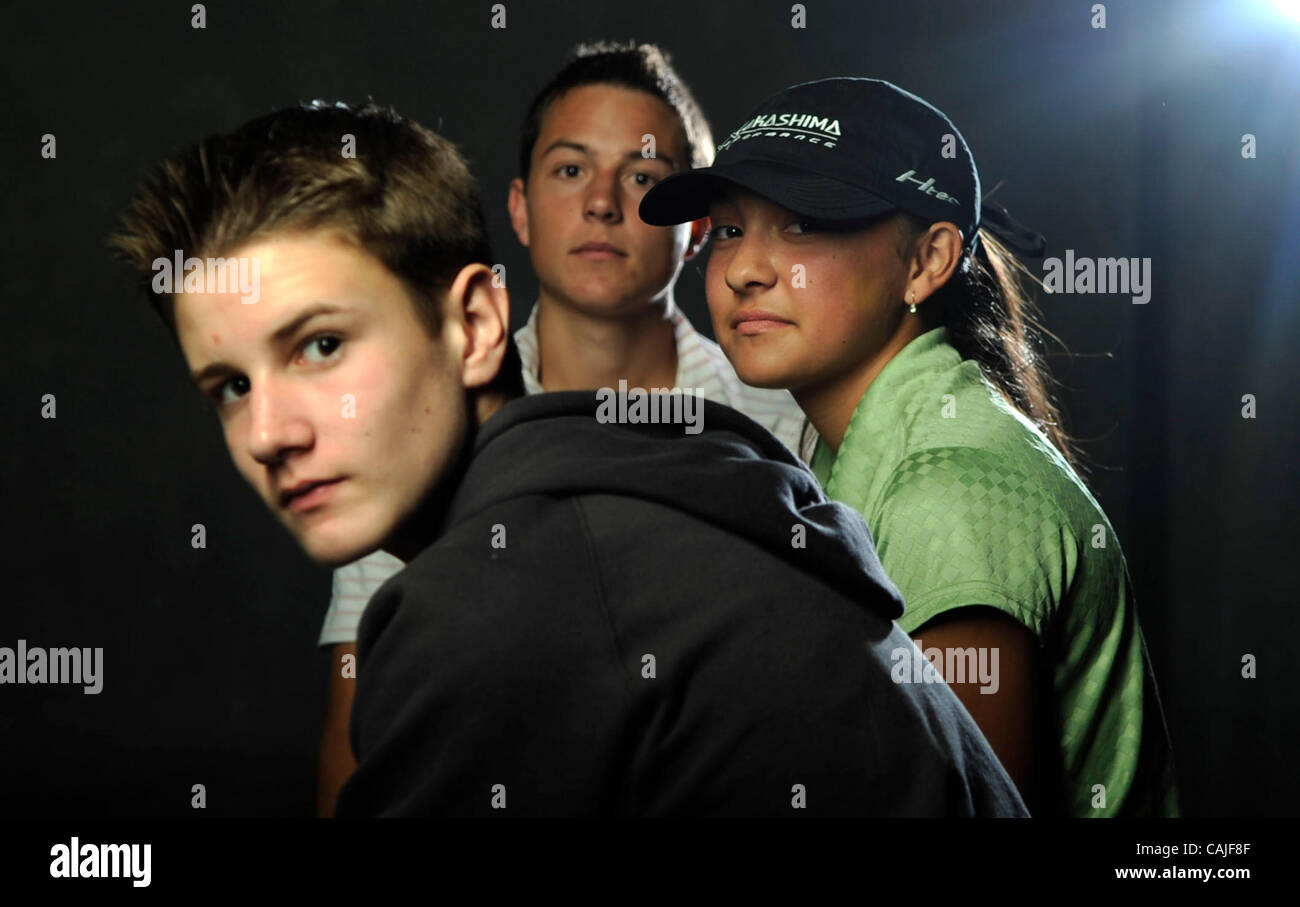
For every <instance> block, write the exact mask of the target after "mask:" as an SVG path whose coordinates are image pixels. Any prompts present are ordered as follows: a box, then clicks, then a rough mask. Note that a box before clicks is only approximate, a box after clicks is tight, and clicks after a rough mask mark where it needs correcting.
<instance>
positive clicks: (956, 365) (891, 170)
mask: <svg viewBox="0 0 1300 907" xmlns="http://www.w3.org/2000/svg"><path fill="white" fill-rule="evenodd" d="M640 211H641V216H642V219H643V220H645V221H646V222H648V223H651V224H659V225H667V224H676V223H683V222H686V221H689V220H694V219H696V218H698V217H702V216H704V215H706V214H707V215H708V216H709V218H710V219H711V222H712V236H713V243H714V247H713V251H712V254H711V256H710V259H709V263H708V273H707V288H708V297H709V309H710V312H711V314H712V317H713V325H714V329H715V333H716V335H717V338H718V342H719V343H720V344H721V346H722V348H723V350H724V351H725V352H726V354H727V356H728V358H730V360H731V362H732V364H733V365H734V366H735V368H736V371H737V373H738V374H739V376H740V377H741V379H742V380H744V381H745V382H747V383H749V384H752V385H755V386H759V387H783V388H788V389H789V390H790V391H791V392H792V393H793V394H794V396H795V398H796V399H797V400H798V401H799V404H800V406H801V407H802V408H803V410H804V412H805V413H806V414H807V415H808V417H809V420H810V421H811V423H812V424H813V426H814V427H815V428H816V429H817V431H818V433H819V434H820V436H821V437H820V440H819V441H818V443H817V449H816V453H815V455H814V457H813V461H812V465H813V469H814V471H815V472H816V473H817V476H818V478H819V479H820V480H821V481H822V484H823V485H824V486H825V488H826V491H827V494H828V495H829V496H830V497H832V498H835V499H837V500H840V501H843V502H845V503H847V504H850V505H852V506H854V507H855V508H857V509H858V510H859V511H860V512H861V513H862V515H863V517H864V518H865V519H866V521H867V523H868V525H869V526H870V527H871V530H872V534H873V536H874V539H875V542H876V545H877V547H878V549H879V553H880V558H881V561H882V563H883V564H884V566H885V569H886V571H887V572H888V573H889V575H890V577H891V578H892V579H893V580H894V582H895V583H896V584H897V585H898V587H899V589H900V590H901V591H902V593H903V595H904V598H905V600H906V602H907V611H906V613H905V614H904V616H903V617H902V618H900V619H899V624H900V625H901V626H902V627H903V628H904V629H905V630H907V631H908V632H909V633H910V634H911V635H912V636H913V638H914V639H916V640H917V642H918V644H919V645H920V646H921V647H922V649H923V650H924V651H925V654H926V656H927V657H928V658H930V659H931V660H932V661H933V660H935V659H936V658H937V659H939V661H938V663H937V664H936V667H938V668H939V669H940V671H941V672H942V673H943V675H944V677H945V679H946V680H947V681H948V682H949V683H950V684H951V685H952V687H953V690H954V692H956V693H957V695H958V696H959V697H960V698H961V699H962V701H963V702H964V703H965V704H966V706H967V708H968V710H969V711H970V712H971V714H972V716H974V718H975V719H976V721H977V722H978V723H979V725H980V727H981V729H982V730H983V731H984V733H985V736H986V737H988V739H989V742H990V743H991V744H992V745H993V748H994V750H995V751H996V752H997V753H998V755H999V757H1000V758H1001V759H1002V761H1003V763H1004V765H1005V766H1006V768H1007V770H1008V771H1009V772H1010V774H1011V776H1012V778H1013V779H1014V780H1015V781H1016V783H1017V785H1019V786H1020V788H1021V792H1022V794H1023V795H1024V797H1025V800H1026V802H1027V803H1028V804H1029V806H1030V809H1031V811H1034V812H1035V813H1037V814H1068V815H1076V816H1108V815H1162V814H1163V815H1172V814H1176V812H1177V803H1176V792H1175V786H1174V780H1173V770H1172V757H1171V754H1170V748H1169V742H1168V734H1167V731H1166V729H1165V725H1164V716H1163V714H1162V712H1161V708H1160V702H1159V697H1158V695H1157V691H1156V685H1155V681H1154V678H1153V676H1152V674H1151V669H1150V662H1149V659H1148V657H1147V654H1146V648H1145V644H1144V642H1143V639H1142V633H1141V630H1140V628H1139V625H1138V620H1137V613H1136V604H1135V601H1134V597H1133V592H1132V589H1131V588H1130V582H1129V577H1128V570H1127V565H1126V563H1125V561H1124V556H1123V554H1122V553H1121V550H1120V547H1119V543H1118V540H1117V539H1116V538H1115V533H1114V530H1113V529H1112V527H1111V525H1110V522H1109V521H1108V520H1107V518H1106V515H1105V513H1104V512H1103V511H1102V509H1101V507H1100V505H1098V503H1097V502H1096V500H1095V499H1094V498H1093V497H1092V495H1091V494H1090V493H1089V492H1088V490H1087V488H1086V486H1085V485H1084V483H1083V481H1082V480H1081V479H1080V478H1079V476H1078V475H1077V473H1076V472H1075V471H1074V469H1073V467H1072V465H1071V452H1070V448H1069V444H1068V439H1067V437H1066V435H1065V434H1064V432H1063V431H1062V429H1061V427H1060V423H1059V418H1058V415H1057V412H1056V409H1055V408H1054V406H1053V404H1052V401H1051V399H1050V397H1049V395H1048V392H1047V380H1046V378H1045V375H1044V373H1043V372H1042V371H1040V367H1039V365H1038V362H1037V358H1036V355H1035V352H1034V346H1033V343H1032V329H1033V328H1034V326H1035V325H1034V322H1033V321H1032V319H1031V317H1030V315H1029V313H1028V311H1027V309H1028V305H1029V300H1028V297H1027V294H1026V293H1025V291H1024V289H1023V287H1022V285H1021V283H1020V278H1021V277H1022V276H1028V272H1027V271H1026V270H1025V269H1024V268H1023V266H1021V265H1020V264H1019V262H1018V261H1017V260H1016V258H1015V256H1014V255H1013V254H1012V252H1011V251H1010V248H1016V249H1019V250H1021V251H1023V252H1026V253H1034V254H1041V253H1042V245H1043V240H1042V237H1040V236H1038V235H1037V234H1033V233H1031V232H1029V231H1026V230H1024V229H1023V228H1021V227H1019V226H1018V225H1016V224H1015V223H1014V222H1013V221H1012V220H1011V219H1010V218H1009V217H1007V216H1006V214H1005V212H1001V211H999V210H997V209H992V208H991V207H989V206H987V205H982V204H981V199H980V182H979V174H978V171H977V170H976V168H975V161H974V158H973V157H972V155H971V152H970V149H969V148H968V147H967V145H966V142H965V140H964V139H963V138H962V136H961V133H960V132H959V131H958V130H957V128H956V126H954V125H953V124H952V122H951V121H950V120H949V119H948V117H946V116H945V115H944V114H943V113H942V112H940V111H939V110H937V109H936V108H935V107H933V106H932V105H930V104H928V103H927V102H925V101H923V100H922V99H921V98H919V97H917V96H915V95H913V94H910V93H908V92H906V91H903V90H902V89H900V88H898V87H897V86H895V85H892V84H890V83H888V82H883V81H879V80H874V79H854V78H837V79H826V80H822V81H817V82H808V83H805V84H802V85H796V86H794V87H792V88H788V89H786V90H784V91H781V92H779V93H778V94H776V95H774V96H773V97H771V98H769V99H768V100H767V101H765V102H764V103H763V104H762V105H761V106H760V107H759V108H758V109H757V110H755V111H754V113H753V114H752V115H751V116H750V117H748V118H746V120H745V122H744V123H742V124H741V125H740V126H739V127H738V128H737V129H735V130H734V131H733V132H732V133H731V135H730V136H729V137H728V138H727V139H726V141H724V142H723V143H721V144H720V145H719V147H718V157H717V160H716V162H715V163H714V165H713V166H712V167H709V168H705V169H701V170H693V171H688V172H683V173H679V174H675V175H673V176H670V177H668V178H667V179H666V180H664V181H663V182H661V183H660V184H659V185H657V186H655V187H654V188H653V189H652V190H651V191H650V192H649V193H647V194H646V196H645V198H644V199H643V201H642V204H641V209H640ZM906 654H907V653H900V663H899V666H898V667H899V670H898V671H896V677H895V679H896V680H898V681H899V682H900V683H906V682H915V679H916V676H917V675H916V674H915V672H911V671H909V670H907V669H906V667H905V665H904V664H903V663H902V662H903V660H904V657H905V656H906Z"/></svg>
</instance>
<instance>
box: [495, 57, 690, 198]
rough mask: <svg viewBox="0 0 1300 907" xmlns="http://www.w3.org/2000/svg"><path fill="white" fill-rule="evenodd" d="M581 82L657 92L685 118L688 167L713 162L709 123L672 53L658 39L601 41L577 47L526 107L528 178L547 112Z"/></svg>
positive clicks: (522, 147) (523, 153) (524, 169)
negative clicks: (660, 45)
mask: <svg viewBox="0 0 1300 907" xmlns="http://www.w3.org/2000/svg"><path fill="white" fill-rule="evenodd" d="M582 85H617V86H620V87H623V88H633V89H636V90H637V91H644V92H646V93H647V94H650V95H653V96H654V97H656V98H658V99H659V100H661V101H663V102H664V103H665V104H667V105H668V106H669V107H671V108H672V109H673V112H674V113H676V114H677V119H678V120H680V121H681V124H682V133H683V135H684V136H685V138H686V154H687V158H688V160H689V166H691V167H707V166H709V165H710V164H711V163H713V133H712V132H711V131H710V130H709V122H708V120H706V119H705V118H704V112H703V111H702V110H700V105H699V104H698V103H696V101H695V96H694V95H692V94H691V90H690V89H689V88H688V87H687V86H686V83H685V82H684V81H682V77H681V76H680V75H678V74H677V70H676V69H674V68H673V64H672V62H671V61H670V60H669V58H668V55H667V54H665V53H664V52H663V51H662V50H660V49H659V47H658V46H656V45H654V44H637V43H635V42H632V41H629V42H626V43H618V42H613V41H600V42H595V43H591V44H580V45H578V46H577V47H576V48H574V50H573V52H572V53H571V54H570V55H569V58H568V60H566V61H565V64H564V66H563V67H561V69H560V71H559V72H557V73H556V74H555V75H554V76H553V77H552V78H551V80H550V81H549V82H547V83H546V84H545V85H544V86H543V87H542V90H541V91H539V92H538V93H537V96H536V97H535V98H533V102H532V104H530V105H529V106H528V113H527V114H525V116H524V125H523V129H521V130H520V139H519V176H520V177H521V178H522V179H523V180H524V182H527V181H528V171H529V170H530V169H531V165H532V158H533V146H534V145H536V144H537V138H538V136H540V135H541V133H542V121H543V120H544V119H545V118H546V113H547V111H548V110H550V107H551V105H552V104H553V103H555V101H556V100H557V99H559V98H560V97H561V96H562V95H564V94H565V92H567V91H570V90H571V89H574V88H578V87H580V86H582Z"/></svg>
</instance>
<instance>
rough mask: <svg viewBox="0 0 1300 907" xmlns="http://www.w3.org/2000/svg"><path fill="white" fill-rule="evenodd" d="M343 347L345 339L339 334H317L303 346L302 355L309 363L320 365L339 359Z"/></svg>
mask: <svg viewBox="0 0 1300 907" xmlns="http://www.w3.org/2000/svg"><path fill="white" fill-rule="evenodd" d="M341 346H343V338H342V337H340V336H338V335H337V334H316V335H315V336H313V337H310V338H308V339H307V342H306V343H304V344H303V345H302V355H303V358H304V359H306V360H307V361H308V362H310V363H312V364H314V365H319V364H321V363H324V362H329V361H330V360H331V359H335V358H337V354H338V351H339V348H340V347H341Z"/></svg>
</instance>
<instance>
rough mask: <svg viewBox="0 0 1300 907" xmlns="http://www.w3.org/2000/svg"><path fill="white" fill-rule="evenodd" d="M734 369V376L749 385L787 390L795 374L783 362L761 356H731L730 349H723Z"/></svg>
mask: <svg viewBox="0 0 1300 907" xmlns="http://www.w3.org/2000/svg"><path fill="white" fill-rule="evenodd" d="M724 352H725V353H726V354H727V358H728V359H729V360H730V361H731V367H732V368H734V369H735V370H736V376H737V377H739V378H740V380H741V381H743V382H745V383H746V384H748V385H749V386H750V387H762V388H771V389H773V390H788V389H789V388H790V387H791V386H792V382H793V381H794V380H795V375H794V373H793V372H791V371H790V370H789V368H787V367H785V365H784V364H778V363H774V362H766V361H764V360H763V359H762V358H756V357H751V356H738V357H736V358H734V359H733V358H732V356H731V351H730V350H724Z"/></svg>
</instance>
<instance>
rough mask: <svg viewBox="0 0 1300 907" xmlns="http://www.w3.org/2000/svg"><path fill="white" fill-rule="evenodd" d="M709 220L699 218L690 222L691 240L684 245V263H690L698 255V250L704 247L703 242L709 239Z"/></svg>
mask: <svg viewBox="0 0 1300 907" xmlns="http://www.w3.org/2000/svg"><path fill="white" fill-rule="evenodd" d="M709 227H710V223H709V219H708V218H707V217H701V218H700V219H699V220H694V221H691V238H690V241H689V242H688V243H687V245H686V255H685V256H684V258H685V260H686V261H690V260H691V259H692V258H694V257H695V256H696V255H698V254H700V249H702V248H703V247H704V243H705V241H707V240H708V238H709Z"/></svg>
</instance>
